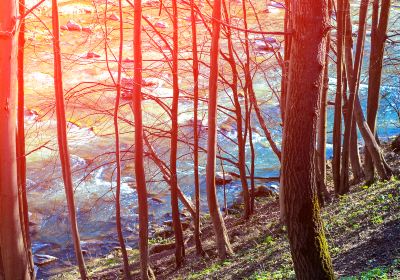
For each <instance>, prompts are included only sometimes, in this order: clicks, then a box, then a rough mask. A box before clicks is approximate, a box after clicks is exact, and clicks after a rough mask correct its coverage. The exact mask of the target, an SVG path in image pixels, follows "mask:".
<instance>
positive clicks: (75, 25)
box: [66, 19, 82, 31]
mask: <svg viewBox="0 0 400 280" xmlns="http://www.w3.org/2000/svg"><path fill="white" fill-rule="evenodd" d="M66 26H67V28H68V30H69V31H82V26H81V25H80V24H79V23H77V22H75V21H73V20H72V19H70V20H69V21H68V22H67V25H66Z"/></svg>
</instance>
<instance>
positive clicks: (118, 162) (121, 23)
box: [105, 0, 132, 280]
mask: <svg viewBox="0 0 400 280" xmlns="http://www.w3.org/2000/svg"><path fill="white" fill-rule="evenodd" d="M118 10H119V18H120V21H119V53H118V77H117V81H116V87H117V96H116V99H115V105H114V133H115V163H116V167H117V170H116V174H117V178H116V179H117V187H116V192H115V221H116V227H117V235H118V242H119V246H120V247H121V254H122V261H123V266H124V274H125V278H126V280H130V279H132V277H131V274H130V268H129V259H128V253H127V251H126V246H125V240H124V236H123V232H122V224H121V175H122V174H121V173H122V170H121V148H120V135H119V124H118V118H119V106H120V100H121V74H122V52H123V46H124V21H123V14H122V0H119V1H118ZM106 11H107V9H106ZM106 30H107V28H106ZM105 42H106V44H108V42H107V40H105ZM106 48H107V45H106ZM106 54H107V49H106ZM107 65H108V57H107ZM110 75H112V73H111V71H110Z"/></svg>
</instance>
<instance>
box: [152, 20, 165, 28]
mask: <svg viewBox="0 0 400 280" xmlns="http://www.w3.org/2000/svg"><path fill="white" fill-rule="evenodd" d="M154 26H155V27H157V28H167V27H168V25H167V24H166V23H165V22H163V21H157V22H156V23H155V24H154Z"/></svg>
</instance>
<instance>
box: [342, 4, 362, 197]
mask: <svg viewBox="0 0 400 280" xmlns="http://www.w3.org/2000/svg"><path fill="white" fill-rule="evenodd" d="M368 3H369V0H362V1H361V4H360V11H359V21H358V22H359V26H358V35H357V45H356V53H355V58H354V65H353V62H352V61H353V59H352V52H353V40H352V28H351V18H350V16H351V14H350V2H349V1H348V0H346V3H345V6H346V13H345V17H346V27H347V28H346V35H345V37H346V39H345V40H346V45H345V49H346V50H345V52H346V72H347V81H348V83H349V90H350V95H349V98H348V100H347V102H346V104H345V106H346V114H345V130H344V137H343V151H342V163H341V165H342V170H341V176H340V186H339V190H338V194H341V195H343V194H345V193H347V192H349V189H350V182H349V164H350V162H349V160H350V148H351V136H352V132H353V131H352V125H353V111H354V100H355V97H356V95H358V92H356V90H357V89H358V84H359V79H360V72H361V65H362V58H363V55H364V42H365V28H366V19H367V12H368Z"/></svg>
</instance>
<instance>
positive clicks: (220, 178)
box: [215, 172, 233, 185]
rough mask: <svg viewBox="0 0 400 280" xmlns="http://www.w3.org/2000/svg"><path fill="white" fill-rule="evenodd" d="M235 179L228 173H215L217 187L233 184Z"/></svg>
mask: <svg viewBox="0 0 400 280" xmlns="http://www.w3.org/2000/svg"><path fill="white" fill-rule="evenodd" d="M232 180H233V177H232V176H231V175H229V174H228V173H225V174H223V172H216V173H215V184H217V185H226V184H229V183H230V182H232Z"/></svg>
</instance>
